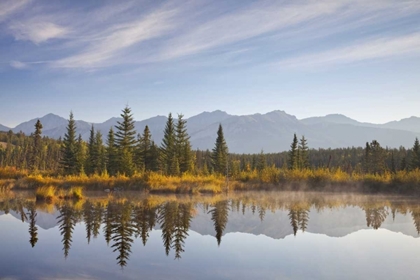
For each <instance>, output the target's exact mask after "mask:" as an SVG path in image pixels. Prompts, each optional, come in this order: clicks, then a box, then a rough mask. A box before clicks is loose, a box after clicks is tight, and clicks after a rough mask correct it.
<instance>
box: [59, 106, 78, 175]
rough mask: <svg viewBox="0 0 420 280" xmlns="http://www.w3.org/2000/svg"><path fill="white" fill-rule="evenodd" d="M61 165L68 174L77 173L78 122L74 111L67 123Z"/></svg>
mask: <svg viewBox="0 0 420 280" xmlns="http://www.w3.org/2000/svg"><path fill="white" fill-rule="evenodd" d="M61 154H62V158H61V162H60V163H61V167H62V168H63V171H64V173H65V174H67V175H74V174H76V173H77V165H78V163H77V149H76V122H75V121H74V118H73V112H70V118H69V122H68V125H67V132H66V134H65V135H64V139H63V143H62V148H61Z"/></svg>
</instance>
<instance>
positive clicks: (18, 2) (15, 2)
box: [0, 0, 29, 22]
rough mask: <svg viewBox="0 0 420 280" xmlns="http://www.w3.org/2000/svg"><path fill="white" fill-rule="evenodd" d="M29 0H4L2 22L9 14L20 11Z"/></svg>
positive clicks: (0, 14)
mask: <svg viewBox="0 0 420 280" xmlns="http://www.w3.org/2000/svg"><path fill="white" fill-rule="evenodd" d="M28 3H29V0H3V1H1V2H0V22H1V21H2V20H4V19H5V18H7V17H8V16H9V15H11V14H13V13H14V12H16V11H18V10H19V9H21V8H22V7H24V6H25V5H26V4H28Z"/></svg>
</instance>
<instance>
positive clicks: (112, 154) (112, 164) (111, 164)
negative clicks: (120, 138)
mask: <svg viewBox="0 0 420 280" xmlns="http://www.w3.org/2000/svg"><path fill="white" fill-rule="evenodd" d="M106 158H107V168H108V173H109V175H111V176H114V175H115V174H117V171H118V152H117V148H116V146H115V138H114V130H113V129H112V127H111V128H110V130H109V133H108V138H107V148H106Z"/></svg>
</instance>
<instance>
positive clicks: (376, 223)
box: [364, 206, 388, 229]
mask: <svg viewBox="0 0 420 280" xmlns="http://www.w3.org/2000/svg"><path fill="white" fill-rule="evenodd" d="M364 210H365V213H366V224H367V226H368V227H372V228H373V229H378V228H380V227H381V225H382V223H383V222H384V221H385V219H386V217H387V216H388V210H387V209H386V208H385V207H375V206H367V207H365V208H364Z"/></svg>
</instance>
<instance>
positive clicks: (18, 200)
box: [0, 192, 420, 279]
mask: <svg viewBox="0 0 420 280" xmlns="http://www.w3.org/2000/svg"><path fill="white" fill-rule="evenodd" d="M419 231H420V202H419V201H418V200H417V199H416V198H410V197H403V196H383V195H363V194H350V193H340V194H334V193H321V192H318V193H311V192H305V193H303V192H273V193H267V192H243V193H237V194H228V195H226V194H224V195H217V196H204V195H203V196H176V195H166V196H158V195H145V194H140V193H134V192H133V193H130V192H122V193H120V194H115V195H112V196H109V195H104V193H99V192H92V193H90V194H88V196H87V198H86V199H84V200H79V201H66V202H63V201H58V202H57V203H52V204H47V203H37V202H36V200H35V197H34V195H33V194H32V193H26V192H25V193H23V192H7V193H2V194H1V195H0V248H1V253H0V277H1V278H2V277H5V278H11V279H46V278H47V279H139V277H140V278H142V279H169V278H170V279H238V278H242V279H338V278H339V279H416V277H417V275H418V273H419V272H420V268H419V267H418V265H417V264H418V261H419V260H420V257H419V255H418V252H419V249H420V239H419V238H418V237H419ZM23 268H24V269H23Z"/></svg>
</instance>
